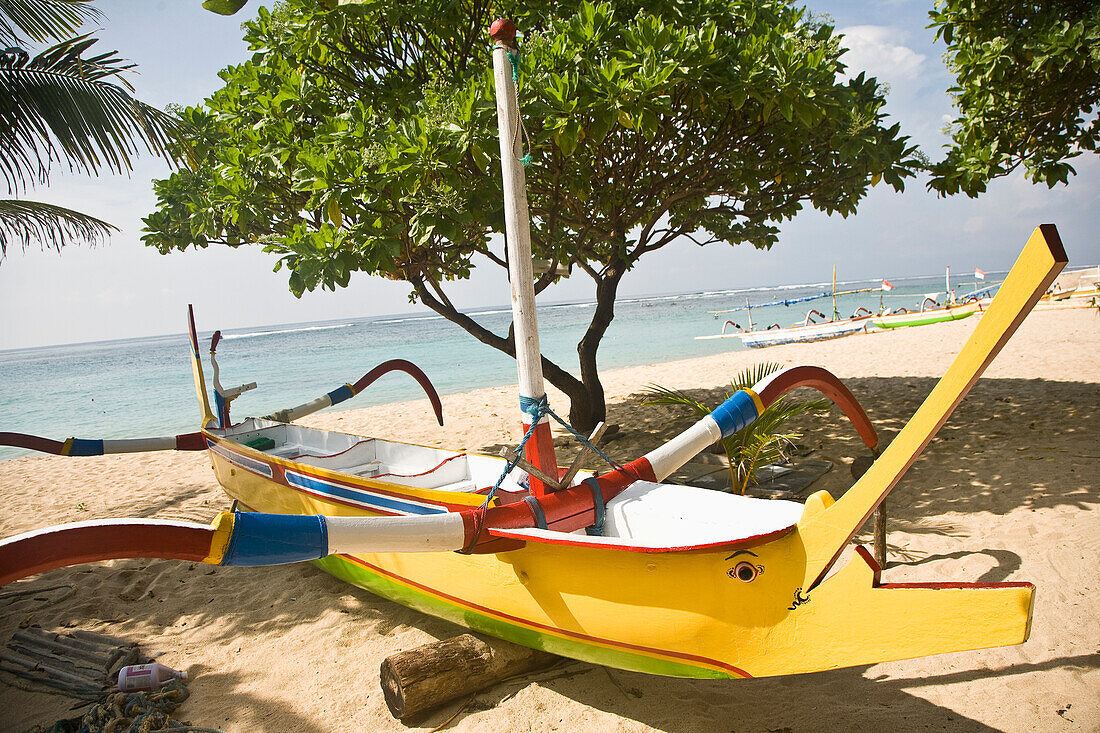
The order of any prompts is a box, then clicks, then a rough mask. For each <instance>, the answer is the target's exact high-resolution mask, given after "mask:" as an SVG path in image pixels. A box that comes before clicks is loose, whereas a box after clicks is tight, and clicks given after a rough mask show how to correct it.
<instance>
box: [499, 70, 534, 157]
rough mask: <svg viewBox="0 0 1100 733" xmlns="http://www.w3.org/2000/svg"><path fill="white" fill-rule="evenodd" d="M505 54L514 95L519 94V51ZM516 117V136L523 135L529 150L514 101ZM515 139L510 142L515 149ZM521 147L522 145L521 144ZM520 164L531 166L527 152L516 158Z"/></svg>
mask: <svg viewBox="0 0 1100 733" xmlns="http://www.w3.org/2000/svg"><path fill="white" fill-rule="evenodd" d="M505 53H506V54H507V55H508V61H509V62H510V63H511V64H512V83H513V84H515V85H516V94H517V96H518V94H519V51H518V50H513V49H506V50H505ZM516 117H517V119H518V120H519V124H518V125H516V135H517V136H518V135H520V133H522V134H523V138H524V140H526V141H527V150H528V151H530V149H531V136H530V135H529V134H528V133H527V126H526V125H524V124H523V115H521V114H519V101H518V100H517V101H516ZM515 143H516V141H515V139H513V140H512V147H513V149H514V148H515ZM521 147H522V143H521ZM517 160H519V162H520V164H521V165H522V166H523V167H524V168H526V167H528V166H529V165H531V162H532V158H531V153H530V152H527V153H524V155H523V156H522V157H520V158H517Z"/></svg>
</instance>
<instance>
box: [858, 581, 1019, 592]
mask: <svg viewBox="0 0 1100 733" xmlns="http://www.w3.org/2000/svg"><path fill="white" fill-rule="evenodd" d="M876 587H877V588H897V589H900V588H924V589H926V590H944V589H950V588H1031V589H1032V590H1034V589H1035V585H1034V584H1033V583H1025V582H1012V583H883V584H882V585H879V586H876Z"/></svg>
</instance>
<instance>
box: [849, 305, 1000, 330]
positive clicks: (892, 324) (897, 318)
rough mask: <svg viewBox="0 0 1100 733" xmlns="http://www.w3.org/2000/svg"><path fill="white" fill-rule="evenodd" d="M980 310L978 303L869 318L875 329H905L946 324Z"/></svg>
mask: <svg viewBox="0 0 1100 733" xmlns="http://www.w3.org/2000/svg"><path fill="white" fill-rule="evenodd" d="M980 310H981V302H980V301H972V302H970V303H963V304H960V305H945V306H939V307H936V308H929V309H928V310H921V311H913V312H912V313H907V312H903V313H890V314H883V315H877V316H872V317H871V325H873V326H874V327H875V328H882V329H886V328H906V327H909V326H928V325H931V324H933V323H946V322H947V321H958V320H960V319H963V318H969V317H970V316H972V315H974V314H975V313H977V312H979V311H980Z"/></svg>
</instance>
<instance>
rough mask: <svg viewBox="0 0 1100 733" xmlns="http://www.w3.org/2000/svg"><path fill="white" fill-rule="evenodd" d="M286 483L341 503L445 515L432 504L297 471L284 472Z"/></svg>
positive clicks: (403, 511) (386, 509) (400, 511)
mask: <svg viewBox="0 0 1100 733" xmlns="http://www.w3.org/2000/svg"><path fill="white" fill-rule="evenodd" d="M286 482H287V483H288V484H290V485H291V486H294V487H297V488H299V489H304V490H306V491H310V492H312V493H315V494H321V495H323V496H331V497H333V498H335V499H340V500H341V501H350V502H353V503H355V504H358V505H360V506H364V507H367V508H372V509H378V510H381V511H387V512H397V513H399V514H445V513H446V512H447V509H446V508H445V507H441V506H435V505H433V504H420V503H418V502H413V501H408V500H404V499H398V498H397V497H394V496H387V495H385V494H375V493H373V492H370V491H363V490H362V489H354V488H351V487H350V486H343V485H341V484H337V483H334V482H331V481H325V480H324V479H319V478H317V477H315V476H306V475H305V474H301V473H298V472H297V471H286Z"/></svg>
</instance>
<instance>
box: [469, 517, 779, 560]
mask: <svg viewBox="0 0 1100 733" xmlns="http://www.w3.org/2000/svg"><path fill="white" fill-rule="evenodd" d="M796 526H797V525H795V524H792V525H790V526H789V527H784V528H782V529H777V530H775V531H774V532H766V533H764V534H754V535H750V536H748V537H739V538H737V539H730V540H722V541H720V542H707V543H704V544H701V545H677V546H668V547H644V546H640V545H620V544H615V543H611V542H593V541H592V540H589V539H587V535H575V534H568V533H563V534H562V536H561V537H543V536H537V537H536V536H528V535H520V534H516V530H512V529H504V528H499V529H498V528H496V527H491V528H489V534H491V535H493V536H494V537H506V538H509V539H517V540H524V541H526V542H534V543H537V544H546V545H563V546H567V547H592V548H597V549H601V550H619V551H622V552H641V553H648V554H659V553H669V552H692V551H696V550H716V549H718V548H734V547H755V546H757V545H762V544H764V543H767V542H771V541H772V540H776V539H779V538H780V537H783V536H784V535H788V534H790V533H791V532H793V531H794V529H795V527H796ZM528 529H529V528H528Z"/></svg>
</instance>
